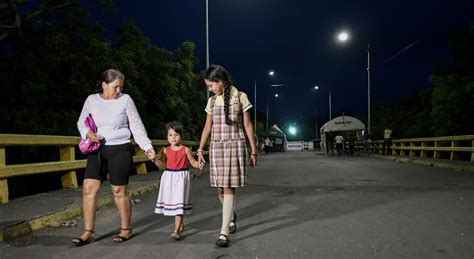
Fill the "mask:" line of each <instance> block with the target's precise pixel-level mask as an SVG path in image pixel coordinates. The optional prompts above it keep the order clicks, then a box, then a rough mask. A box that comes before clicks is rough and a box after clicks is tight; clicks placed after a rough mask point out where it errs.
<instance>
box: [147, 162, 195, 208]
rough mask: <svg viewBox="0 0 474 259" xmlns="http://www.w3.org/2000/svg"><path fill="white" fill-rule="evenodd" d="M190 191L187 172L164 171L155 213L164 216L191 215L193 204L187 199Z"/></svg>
mask: <svg viewBox="0 0 474 259" xmlns="http://www.w3.org/2000/svg"><path fill="white" fill-rule="evenodd" d="M190 191H191V180H190V178H189V171H187V170H186V171H167V170H166V171H164V172H163V175H162V176H161V182H160V191H159V192H158V200H157V201H156V207H155V213H156V214H164V215H165V216H176V215H183V214H191V209H192V207H193V204H192V203H191V200H190V199H189V193H190Z"/></svg>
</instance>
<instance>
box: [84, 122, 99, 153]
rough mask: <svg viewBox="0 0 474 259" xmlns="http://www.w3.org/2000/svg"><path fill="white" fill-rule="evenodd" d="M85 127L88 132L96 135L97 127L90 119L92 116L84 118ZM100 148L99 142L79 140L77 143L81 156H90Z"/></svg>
mask: <svg viewBox="0 0 474 259" xmlns="http://www.w3.org/2000/svg"><path fill="white" fill-rule="evenodd" d="M84 123H85V124H86V127H87V128H88V129H89V132H92V133H97V126H96V125H95V122H94V120H93V119H92V115H91V114H89V116H87V117H86V119H85V120H84ZM99 148H100V142H93V141H92V140H90V139H88V138H87V137H86V139H81V141H80V142H79V149H80V150H81V152H82V154H90V153H93V152H96V151H97V150H99Z"/></svg>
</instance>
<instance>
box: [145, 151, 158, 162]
mask: <svg viewBox="0 0 474 259" xmlns="http://www.w3.org/2000/svg"><path fill="white" fill-rule="evenodd" d="M145 155H146V156H147V158H148V159H149V160H151V161H155V157H156V153H155V150H154V149H153V148H150V149H148V150H147V151H145Z"/></svg>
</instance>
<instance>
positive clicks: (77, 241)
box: [72, 229, 95, 246]
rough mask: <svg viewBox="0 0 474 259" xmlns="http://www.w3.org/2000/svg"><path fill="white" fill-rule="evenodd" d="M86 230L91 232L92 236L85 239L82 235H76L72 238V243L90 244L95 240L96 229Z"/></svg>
mask: <svg viewBox="0 0 474 259" xmlns="http://www.w3.org/2000/svg"><path fill="white" fill-rule="evenodd" d="M84 232H90V233H91V236H90V237H89V238H88V239H85V240H84V239H82V238H80V237H75V238H73V239H72V243H73V244H75V245H76V246H83V245H87V244H90V243H91V242H92V241H94V238H95V232H94V230H90V229H85V230H84Z"/></svg>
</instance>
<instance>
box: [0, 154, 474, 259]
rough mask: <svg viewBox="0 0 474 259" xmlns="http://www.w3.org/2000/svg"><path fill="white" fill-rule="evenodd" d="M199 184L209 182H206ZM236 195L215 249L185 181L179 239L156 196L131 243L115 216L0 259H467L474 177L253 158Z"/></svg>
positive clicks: (214, 222)
mask: <svg viewBox="0 0 474 259" xmlns="http://www.w3.org/2000/svg"><path fill="white" fill-rule="evenodd" d="M206 176H207V175H206ZM249 181H250V185H249V186H248V187H246V188H244V189H242V190H241V191H239V192H238V196H237V197H238V206H237V209H238V210H237V214H238V218H239V220H238V222H237V224H238V230H237V233H236V234H234V235H232V236H231V246H230V247H229V248H225V249H223V248H217V247H215V245H214V241H215V239H216V237H217V234H218V231H219V228H220V221H221V218H220V211H219V207H220V206H219V202H218V199H217V197H216V195H215V191H214V190H213V189H211V188H210V187H208V178H207V177H202V178H197V179H193V190H192V198H193V202H194V209H193V214H192V215H191V216H189V217H188V218H186V219H185V220H186V224H187V226H188V228H187V230H186V231H185V239H184V240H182V241H179V242H176V241H173V240H171V239H170V237H169V235H170V233H171V231H172V228H173V219H172V218H170V217H164V216H158V215H154V214H153V208H154V203H155V200H156V192H154V193H151V194H149V195H146V196H144V197H142V202H141V203H138V204H136V205H134V215H133V227H134V232H135V234H136V235H135V236H134V238H133V239H131V240H130V241H128V242H126V243H123V244H116V243H113V242H112V237H113V236H114V235H115V234H116V233H117V230H116V229H117V226H118V219H117V216H116V214H115V213H116V211H115V208H113V207H110V208H106V209H103V210H101V211H100V213H99V216H98V227H97V229H96V230H97V232H98V235H99V238H98V240H97V241H96V242H94V243H92V244H90V245H88V246H85V247H81V248H77V247H73V246H72V245H70V240H71V237H72V236H74V235H76V234H79V233H80V230H81V227H80V226H81V225H82V221H81V219H79V221H80V222H81V223H80V224H79V225H80V226H79V227H76V228H64V229H58V230H43V231H39V232H35V233H34V234H31V235H28V236H24V237H21V238H17V239H15V240H12V241H9V242H8V243H1V244H0V258H225V257H239V258H240V257H241V258H474V217H473V215H474V174H472V173H463V172H456V171H453V170H447V169H439V168H430V167H425V166H420V165H414V164H409V163H396V162H393V161H387V160H379V159H374V158H369V157H357V156H356V157H348V156H342V157H337V156H336V157H327V156H324V155H320V154H316V153H313V152H305V153H296V152H295V153H291V152H287V153H272V154H269V155H263V156H260V157H259V165H258V166H257V167H256V168H254V169H252V170H251V172H250V179H249Z"/></svg>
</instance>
